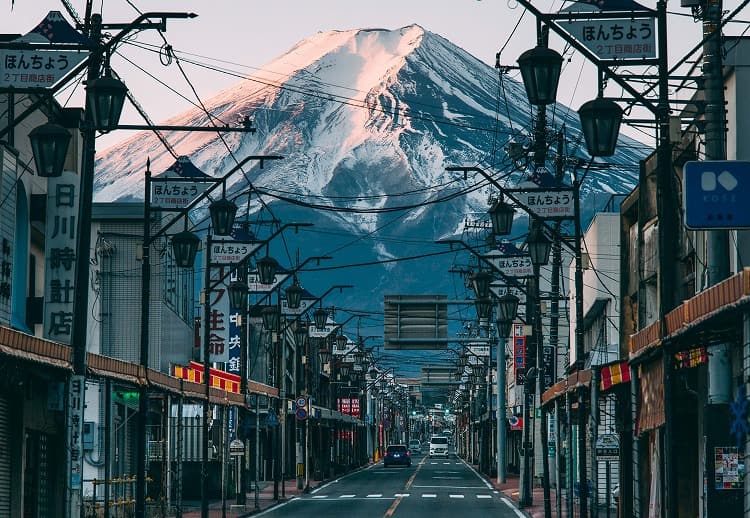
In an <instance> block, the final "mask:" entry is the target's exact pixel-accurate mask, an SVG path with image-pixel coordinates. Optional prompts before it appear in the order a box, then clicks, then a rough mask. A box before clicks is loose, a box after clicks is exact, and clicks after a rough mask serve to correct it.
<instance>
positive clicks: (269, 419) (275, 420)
mask: <svg viewBox="0 0 750 518" xmlns="http://www.w3.org/2000/svg"><path fill="white" fill-rule="evenodd" d="M265 423H266V425H268V426H278V424H279V416H277V415H276V412H274V411H273V410H269V411H268V415H267V416H266V420H265Z"/></svg>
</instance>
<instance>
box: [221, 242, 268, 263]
mask: <svg viewBox="0 0 750 518" xmlns="http://www.w3.org/2000/svg"><path fill="white" fill-rule="evenodd" d="M261 246H263V243H259V242H247V241H245V242H243V241H235V240H234V239H220V240H219V239H212V240H211V263H213V264H237V263H239V262H240V261H242V260H243V259H245V258H246V257H248V256H249V255H252V254H254V253H255V252H257V251H258V250H259V249H260V247H261Z"/></svg>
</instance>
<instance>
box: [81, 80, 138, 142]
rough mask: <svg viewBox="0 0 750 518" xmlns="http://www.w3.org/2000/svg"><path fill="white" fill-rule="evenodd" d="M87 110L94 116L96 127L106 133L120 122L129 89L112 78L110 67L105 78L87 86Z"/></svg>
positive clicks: (91, 82)
mask: <svg viewBox="0 0 750 518" xmlns="http://www.w3.org/2000/svg"><path fill="white" fill-rule="evenodd" d="M86 92H87V94H88V95H87V96H86V108H87V110H88V111H89V112H90V113H91V114H92V120H93V121H94V124H96V127H97V128H99V129H100V131H102V133H106V132H107V131H109V129H113V128H114V127H115V126H117V124H118V123H119V122H120V115H121V114H122V107H123V105H124V104H125V96H126V95H127V94H128V87H127V86H125V84H124V83H123V82H122V81H120V80H119V79H115V78H114V77H112V72H111V70H110V69H109V67H108V68H107V69H106V70H105V72H104V76H102V77H100V78H98V79H94V80H93V81H90V82H89V84H88V85H87V86H86Z"/></svg>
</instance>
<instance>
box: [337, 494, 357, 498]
mask: <svg viewBox="0 0 750 518" xmlns="http://www.w3.org/2000/svg"><path fill="white" fill-rule="evenodd" d="M355 496H356V495H341V496H339V498H354V497H355Z"/></svg>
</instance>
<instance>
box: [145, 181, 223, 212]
mask: <svg viewBox="0 0 750 518" xmlns="http://www.w3.org/2000/svg"><path fill="white" fill-rule="evenodd" d="M211 185H212V182H207V181H203V182H201V181H196V180H195V179H194V178H187V179H181V178H179V177H177V178H170V179H162V178H160V177H158V176H157V177H156V178H153V179H152V180H151V208H153V209H163V210H174V211H177V210H183V209H184V208H185V207H187V206H188V205H190V204H191V203H193V202H194V201H195V200H196V199H197V198H198V197H199V196H201V195H202V194H203V193H204V192H205V191H206V189H208V188H209V187H211Z"/></svg>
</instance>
